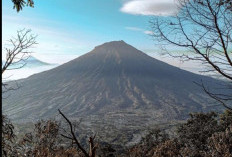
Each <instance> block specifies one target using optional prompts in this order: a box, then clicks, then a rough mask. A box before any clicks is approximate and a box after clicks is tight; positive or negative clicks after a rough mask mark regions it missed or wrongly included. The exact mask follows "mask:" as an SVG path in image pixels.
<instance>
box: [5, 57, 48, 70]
mask: <svg viewBox="0 0 232 157" xmlns="http://www.w3.org/2000/svg"><path fill="white" fill-rule="evenodd" d="M4 63H5V61H2V65H4ZM25 63H26V64H25ZM24 64H25V66H24V67H27V68H34V67H39V66H47V65H51V64H50V63H46V62H43V61H41V60H39V59H37V58H35V57H33V56H30V57H29V58H28V59H27V60H25V62H24V61H21V62H18V63H16V64H14V65H12V66H11V68H14V67H20V66H21V65H24Z"/></svg>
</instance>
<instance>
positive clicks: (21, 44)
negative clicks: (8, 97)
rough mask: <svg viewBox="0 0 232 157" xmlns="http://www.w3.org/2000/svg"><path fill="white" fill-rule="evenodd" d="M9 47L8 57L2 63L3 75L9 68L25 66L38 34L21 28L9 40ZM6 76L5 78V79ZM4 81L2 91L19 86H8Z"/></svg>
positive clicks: (6, 50)
mask: <svg viewBox="0 0 232 157" xmlns="http://www.w3.org/2000/svg"><path fill="white" fill-rule="evenodd" d="M8 42H9V47H8V48H5V52H6V59H5V62H4V63H3V65H2V76H4V74H5V72H6V71H8V70H15V69H20V68H23V67H24V66H25V65H26V60H27V59H28V58H29V57H30V55H31V53H32V51H31V48H33V46H34V45H36V44H37V42H36V35H33V34H32V33H31V30H25V29H23V30H19V31H17V36H16V37H12V39H10V40H9V41H8ZM4 79H6V78H3V81H4ZM3 81H2V93H6V92H8V91H10V90H15V89H17V88H18V85H16V87H12V86H11V87H10V86H8V83H6V82H3Z"/></svg>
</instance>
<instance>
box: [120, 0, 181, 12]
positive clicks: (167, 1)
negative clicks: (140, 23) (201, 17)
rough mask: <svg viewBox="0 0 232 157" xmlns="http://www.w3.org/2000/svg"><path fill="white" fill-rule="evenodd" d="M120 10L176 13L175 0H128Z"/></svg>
mask: <svg viewBox="0 0 232 157" xmlns="http://www.w3.org/2000/svg"><path fill="white" fill-rule="evenodd" d="M120 11H121V12H124V13H128V14H134V15H153V16H172V15H175V14H176V13H178V7H177V3H176V0H129V1H126V2H125V3H124V4H123V6H122V8H121V9H120Z"/></svg>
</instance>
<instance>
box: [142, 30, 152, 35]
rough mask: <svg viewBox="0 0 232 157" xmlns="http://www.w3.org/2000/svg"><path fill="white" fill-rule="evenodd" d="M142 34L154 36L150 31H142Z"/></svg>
mask: <svg viewBox="0 0 232 157" xmlns="http://www.w3.org/2000/svg"><path fill="white" fill-rule="evenodd" d="M144 33H145V34H147V35H154V32H152V31H144Z"/></svg>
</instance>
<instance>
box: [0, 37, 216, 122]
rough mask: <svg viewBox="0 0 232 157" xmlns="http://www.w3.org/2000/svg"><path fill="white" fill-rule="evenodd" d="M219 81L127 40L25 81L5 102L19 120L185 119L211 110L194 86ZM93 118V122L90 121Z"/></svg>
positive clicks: (99, 48)
mask: <svg viewBox="0 0 232 157" xmlns="http://www.w3.org/2000/svg"><path fill="white" fill-rule="evenodd" d="M202 79H203V80H204V81H205V82H208V85H210V86H214V85H215V84H216V83H218V82H219V81H217V80H214V79H212V78H209V77H205V76H201V75H196V74H193V73H190V72H187V71H184V70H181V69H179V68H176V67H173V66H170V65H168V64H166V63H164V62H161V61H158V60H156V59H154V58H152V57H149V56H148V55H146V54H145V53H143V52H141V51H139V50H137V49H135V48H134V47H132V46H130V45H128V44H126V43H125V42H123V41H113V42H109V43H105V44H103V45H100V46H97V47H95V49H94V50H92V51H91V52H89V53H87V54H85V55H83V56H81V57H79V58H77V59H74V60H72V61H70V62H68V63H65V64H63V65H61V66H59V67H57V68H54V69H52V70H49V71H45V72H42V73H39V74H35V75H33V76H31V77H29V78H27V79H22V80H20V84H21V86H22V87H21V88H20V89H19V90H17V91H13V92H12V93H11V95H13V96H11V97H9V98H8V99H6V100H4V101H3V110H4V112H6V113H7V114H9V115H10V116H11V118H12V119H14V120H22V119H23V120H36V119H40V118H50V117H54V116H56V115H57V109H61V110H62V111H64V112H65V113H66V115H68V116H70V117H75V118H76V117H91V116H98V117H99V119H101V118H102V117H103V119H108V120H110V119H112V120H113V121H115V123H118V120H119V119H122V120H121V121H122V122H120V123H125V124H127V123H128V124H129V122H130V121H131V120H134V121H136V120H138V121H140V122H144V123H150V122H152V123H154V122H161V121H162V122H163V121H168V120H173V119H184V118H186V116H187V115H188V113H189V112H194V111H202V110H208V109H211V107H209V106H207V105H208V99H207V97H206V95H205V94H204V93H203V92H202V90H201V89H200V88H199V87H198V86H197V85H196V84H194V83H193V82H194V81H195V82H200V81H201V80H202ZM90 119H91V118H90Z"/></svg>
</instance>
